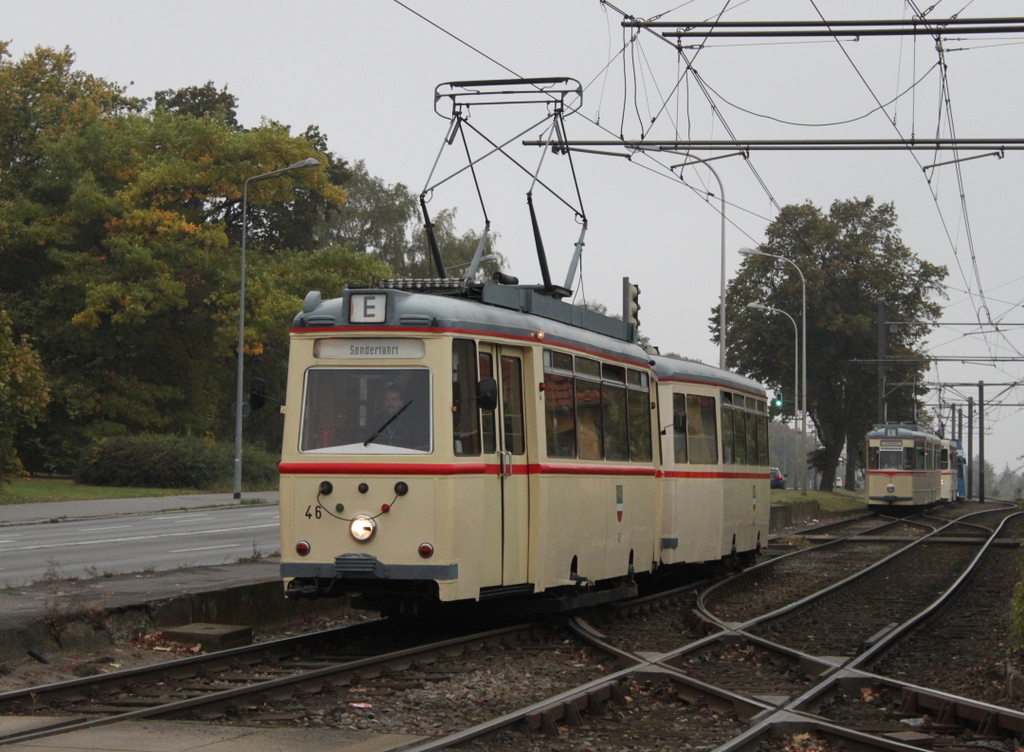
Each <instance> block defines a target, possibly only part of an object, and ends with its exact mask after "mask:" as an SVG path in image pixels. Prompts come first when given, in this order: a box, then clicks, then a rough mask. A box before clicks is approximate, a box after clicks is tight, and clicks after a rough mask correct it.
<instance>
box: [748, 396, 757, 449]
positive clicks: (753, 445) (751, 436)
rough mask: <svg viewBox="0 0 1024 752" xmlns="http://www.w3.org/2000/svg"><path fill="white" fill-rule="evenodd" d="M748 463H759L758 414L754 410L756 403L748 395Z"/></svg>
mask: <svg viewBox="0 0 1024 752" xmlns="http://www.w3.org/2000/svg"><path fill="white" fill-rule="evenodd" d="M746 401H747V414H746V421H747V464H748V465H756V464H757V414H756V413H755V412H754V410H755V409H757V407H756V403H755V402H754V400H753V399H751V398H750V397H747V400H746Z"/></svg>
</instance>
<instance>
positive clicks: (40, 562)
mask: <svg viewBox="0 0 1024 752" xmlns="http://www.w3.org/2000/svg"><path fill="white" fill-rule="evenodd" d="M25 506H30V505H25ZM279 548H280V541H279V531H278V508H277V505H276V504H268V505H259V506H250V505H240V506H228V507H222V508H213V509H194V510H184V511H175V512H166V513H163V514H127V515H120V516H114V517H92V518H83V519H73V520H68V521H60V522H57V523H50V522H46V523H40V524H15V525H7V526H2V527H0V587H17V586H20V585H27V584H30V583H33V582H39V581H41V580H47V579H65V578H94V577H104V576H107V575H113V574H127V573H138V572H152V571H160V570H167V569H177V568H180V567H192V566H210V565H217V564H231V563H234V562H237V561H240V560H244V559H249V558H252V557H264V556H268V555H270V554H274V553H276V552H277V551H278V549H279Z"/></svg>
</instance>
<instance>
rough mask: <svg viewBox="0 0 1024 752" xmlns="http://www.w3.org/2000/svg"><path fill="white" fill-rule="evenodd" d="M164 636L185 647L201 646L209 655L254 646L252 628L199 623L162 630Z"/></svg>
mask: <svg viewBox="0 0 1024 752" xmlns="http://www.w3.org/2000/svg"><path fill="white" fill-rule="evenodd" d="M161 632H162V634H163V636H164V638H165V639H167V640H171V641H172V642H180V643H182V644H183V645H195V644H196V643H199V645H200V646H201V647H202V648H203V650H205V651H206V652H207V653H210V652H213V651H216V650H229V649H231V648H240V647H244V646H245V645H252V627H242V626H238V625H235V624H207V623H204V622H197V623H195V624H185V625H184V626H181V627H173V628H171V629H163V630H161Z"/></svg>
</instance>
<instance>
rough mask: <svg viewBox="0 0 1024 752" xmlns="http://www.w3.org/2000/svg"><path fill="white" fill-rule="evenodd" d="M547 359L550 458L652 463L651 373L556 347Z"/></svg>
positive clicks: (545, 357)
mask: <svg viewBox="0 0 1024 752" xmlns="http://www.w3.org/2000/svg"><path fill="white" fill-rule="evenodd" d="M543 357H544V403H545V412H546V416H545V422H546V428H547V437H546V438H547V449H548V456H549V457H579V458H580V459H584V460H600V459H607V460H631V461H633V462H650V461H651V459H652V458H653V456H654V455H653V438H652V433H651V432H652V429H651V409H652V408H651V385H650V375H649V374H647V373H644V372H643V371H635V370H633V369H629V368H625V367H624V366H620V365H617V364H611V363H601V362H600V361H598V360H595V359H594V358H586V357H583V356H572V355H569V354H567V353H559V352H555V351H554V350H545V351H544V354H543Z"/></svg>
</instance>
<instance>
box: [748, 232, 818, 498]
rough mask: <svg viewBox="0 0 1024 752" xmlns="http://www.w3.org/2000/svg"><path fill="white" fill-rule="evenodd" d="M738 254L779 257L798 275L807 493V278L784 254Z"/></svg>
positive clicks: (750, 251)
mask: <svg viewBox="0 0 1024 752" xmlns="http://www.w3.org/2000/svg"><path fill="white" fill-rule="evenodd" d="M740 254H742V255H743V256H767V257H768V258H773V259H779V260H780V261H785V262H786V263H788V264H792V265H793V268H794V269H796V273H797V274H799V275H800V289H801V291H802V306H801V310H802V314H801V319H800V324H801V328H802V329H803V343H802V345H801V348H800V349H801V353H800V368H801V371H802V374H803V375H802V379H801V381H802V382H803V383H802V386H803V389H802V390H801V397H800V400H801V406H800V410H801V412H803V422H802V423H801V428H800V454H802V455H803V463H804V466H803V467H802V468H800V475H801V476H802V480H803V482H802V483H801V484H800V485H801V490H800V494H801V496H806V495H807V482H806V480H807V444H806V441H807V280H806V279H804V273H803V272H802V271H800V267H799V266H797V265H796V262H795V261H793V260H792V259H788V258H786V257H785V256H779V255H776V254H774V253H765V252H764V251H756V250H754V249H753V248H740Z"/></svg>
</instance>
